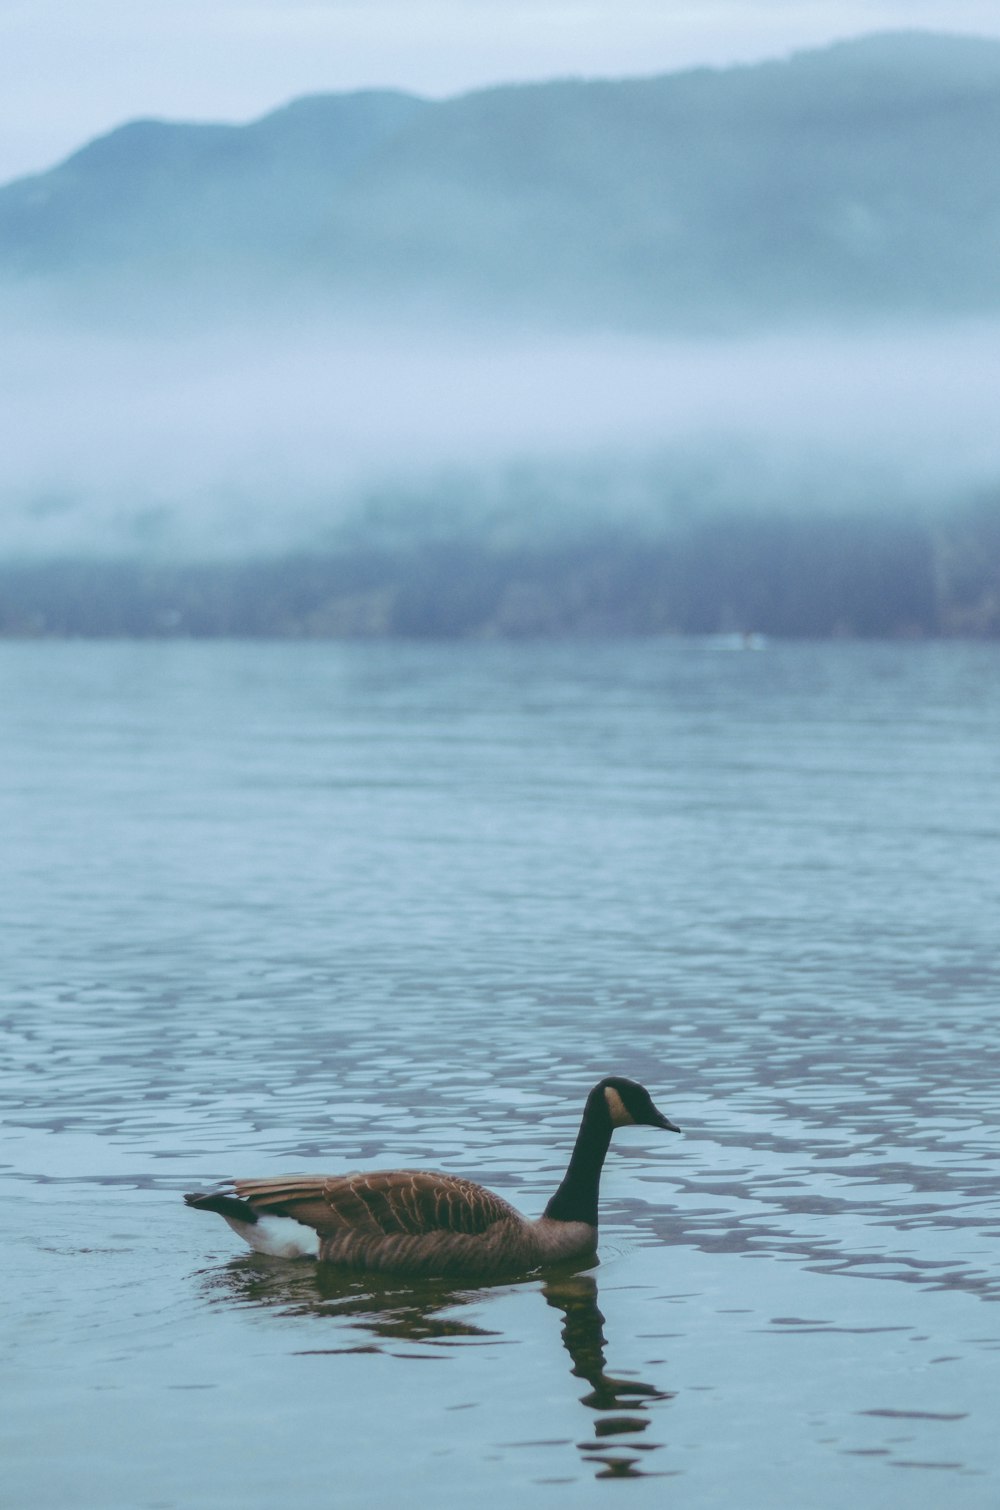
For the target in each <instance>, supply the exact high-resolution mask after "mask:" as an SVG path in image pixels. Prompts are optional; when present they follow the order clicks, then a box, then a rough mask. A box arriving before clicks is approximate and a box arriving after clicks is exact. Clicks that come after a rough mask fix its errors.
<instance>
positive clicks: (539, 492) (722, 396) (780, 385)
mask: <svg viewBox="0 0 1000 1510" xmlns="http://www.w3.org/2000/svg"><path fill="white" fill-rule="evenodd" d="M998 334H1000V331H998V328H997V326H996V325H995V324H993V323H989V324H987V323H979V324H975V325H971V324H966V325H955V326H951V327H943V328H942V327H939V328H922V329H911V330H908V331H905V332H900V331H898V330H897V331H894V332H886V333H883V334H879V335H872V334H864V335H857V336H849V335H844V334H838V335H831V334H828V333H820V332H814V333H804V334H798V335H795V336H782V337H772V338H767V339H763V338H761V339H747V340H718V341H709V340H703V341H699V342H683V341H663V340H658V341H654V340H638V339H636V340H631V339H628V338H625V337H607V338H593V337H590V338H586V339H584V338H578V339H570V338H566V339H556V338H546V339H541V338H529V337H527V336H524V335H520V334H519V335H516V336H504V335H502V334H498V333H497V332H496V331H492V332H489V333H486V332H484V331H482V330H477V331H475V332H471V331H465V332H462V331H455V332H452V333H451V334H446V335H442V333H441V332H440V330H438V331H436V332H435V333H434V334H433V335H431V334H429V333H426V332H422V331H420V330H418V329H416V328H414V327H409V328H407V329H405V330H403V331H402V332H400V331H387V330H386V329H378V328H375V329H363V328H360V327H354V328H348V327H345V326H344V325H342V324H341V325H333V324H331V325H329V326H325V327H323V328H312V329H302V328H297V329H296V328H292V329H289V328H281V329H268V330H261V329H260V328H257V329H256V330H253V331H251V330H249V329H247V330H244V331H233V330H231V329H230V330H217V331H215V332H207V333H205V334H204V335H203V336H199V337H191V336H189V335H186V336H184V337H177V338H171V337H170V335H169V334H166V333H164V334H162V335H161V336H159V337H155V338H154V337H145V338H143V339H142V340H129V339H127V338H125V337H101V336H99V335H96V334H95V333H94V332H92V331H91V332H82V331H79V330H77V331H75V332H71V331H68V330H67V329H65V328H60V327H57V326H56V325H54V324H46V325H42V324H39V323H34V324H21V325H20V326H19V327H18V326H17V325H14V326H13V328H12V329H11V330H10V331H9V334H8V338H7V339H6V340H5V342H4V343H3V345H2V347H0V401H2V404H3V408H4V411H5V413H6V425H5V431H6V434H7V437H8V439H7V443H6V445H5V448H4V451H3V455H2V457H0V554H2V555H3V556H4V557H6V558H7V559H20V560H46V559H56V558H65V557H79V556H85V557H86V556H91V557H101V558H108V557H124V558H139V559H151V560H160V561H162V560H181V561H182V560H206V561H207V560H224V559H238V558H250V557H260V556H266V555H277V554H284V553H288V552H290V551H292V552H295V551H298V552H309V551H316V550H329V549H331V548H336V547H337V545H338V542H341V541H342V540H343V539H344V538H345V532H347V534H348V535H349V537H350V538H351V540H352V541H353V542H354V543H355V544H356V543H357V540H358V537H359V536H358V532H359V531H360V532H361V534H362V535H363V534H364V532H365V531H366V530H368V531H370V532H373V534H376V535H377V534H378V532H379V531H383V532H384V531H385V530H386V529H387V528H390V529H391V530H392V531H395V532H396V533H397V534H398V533H399V532H400V531H403V532H405V533H412V534H413V535H414V536H416V537H420V536H421V534H422V533H423V534H427V533H430V534H433V535H441V534H442V533H443V534H447V533H448V532H449V531H455V532H459V533H462V534H468V533H469V532H470V531H471V532H473V533H474V532H476V531H477V530H489V531H493V532H496V531H498V530H499V531H501V533H502V531H503V529H504V527H506V528H507V529H508V531H510V530H514V531H521V532H522V533H524V534H525V535H526V536H527V537H531V536H532V535H535V536H536V538H543V537H544V538H551V537H553V536H555V535H558V534H559V533H560V532H566V534H567V535H568V536H572V535H574V534H577V533H579V532H580V531H581V530H587V529H591V528H594V527H598V528H601V529H607V528H620V529H622V530H625V531H627V532H632V531H635V530H639V531H641V532H642V533H649V532H653V533H656V532H657V531H661V530H664V529H669V528H670V527H671V526H672V524H673V523H674V522H676V519H677V517H678V516H679V515H690V514H691V513H699V512H711V511H713V510H716V511H718V510H719V509H726V510H731V509H738V510H746V511H757V512H760V511H774V510H777V511H781V512H785V513H787V512H788V511H800V510H806V511H808V510H813V511H821V512H829V511H831V510H832V511H834V512H837V511H850V512H851V513H857V512H858V511H862V512H864V511H866V510H868V511H879V510H884V509H885V508H886V507H888V506H893V507H901V508H903V509H905V510H907V511H910V512H920V513H926V512H927V511H931V512H933V511H935V510H939V509H944V508H947V507H949V506H951V505H952V504H953V503H954V502H955V501H961V500H963V499H965V498H967V497H969V496H971V495H973V494H975V493H976V492H977V491H981V490H983V489H988V488H990V487H991V486H993V485H994V484H995V483H996V481H997V479H998V478H1000V434H998V432H997V429H996V424H995V413H994V410H995V394H996V392H997V391H1000V341H998V339H997V337H998ZM505 521H506V526H505Z"/></svg>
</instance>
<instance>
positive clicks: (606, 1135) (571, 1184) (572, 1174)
mask: <svg viewBox="0 0 1000 1510" xmlns="http://www.w3.org/2000/svg"><path fill="white" fill-rule="evenodd" d="M610 1142H611V1113H610V1112H609V1111H608V1103H607V1102H606V1101H605V1099H604V1093H603V1091H602V1090H601V1089H600V1088H599V1087H598V1088H596V1089H595V1090H592V1091H591V1093H590V1095H589V1096H588V1097H587V1105H586V1106H585V1107H584V1112H583V1121H582V1122H581V1123H580V1131H579V1132H578V1133H577V1135H576V1143H575V1144H574V1147H573V1155H572V1157H571V1159H570V1161H569V1168H568V1169H567V1171H566V1175H565V1178H564V1180H563V1182H562V1184H561V1185H560V1186H559V1189H558V1190H557V1191H556V1193H555V1195H554V1196H553V1197H552V1199H551V1201H550V1202H549V1204H548V1205H547V1206H546V1208H545V1215H546V1216H548V1217H551V1218H552V1219H553V1220H554V1221H557V1222H587V1223H588V1224H589V1225H590V1226H591V1227H596V1226H597V1196H598V1192H599V1190H600V1185H601V1170H602V1168H603V1167H604V1155H605V1154H606V1153H607V1151H608V1145H609V1144H610Z"/></svg>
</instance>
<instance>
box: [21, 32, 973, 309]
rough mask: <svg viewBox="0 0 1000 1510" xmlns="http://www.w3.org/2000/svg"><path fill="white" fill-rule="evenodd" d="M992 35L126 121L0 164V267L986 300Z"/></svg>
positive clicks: (404, 295) (151, 291) (348, 288)
mask: <svg viewBox="0 0 1000 1510" xmlns="http://www.w3.org/2000/svg"><path fill="white" fill-rule="evenodd" d="M998 139H1000V42H993V41H988V40H978V39H968V38H962V37H956V36H947V35H937V34H929V33H919V32H904V33H886V34H879V35H876V36H873V37H867V38H861V39H856V40H853V41H844V42H839V43H835V44H833V45H832V46H830V47H827V48H824V49H819V50H813V51H808V52H799V53H796V54H793V55H792V56H791V57H789V58H786V59H780V60H772V61H768V62H764V63H758V64H742V65H739V66H738V67H735V68H729V69H705V68H701V69H687V70H684V71H682V72H678V73H670V74H659V75H651V76H648V77H645V78H639V79H561V80H554V81H551V82H547V83H541V84H539V83H522V84H513V85H496V86H492V87H490V88H489V89H484V90H473V91H468V92H466V93H464V94H459V95H455V96H452V97H450V98H448V99H445V100H427V99H424V98H422V97H420V96H418V95H412V94H408V93H406V92H405V91H398V90H362V91H355V92H352V93H349V94H331V95H313V96H305V97H303V98H302V99H299V100H294V101H292V102H290V103H289V104H287V105H285V106H282V107H279V108H278V109H276V110H274V111H269V112H267V113H266V114H265V115H263V116H261V117H259V118H258V119H257V120H255V121H251V122H249V123H247V124H246V125H225V124H219V123H196V124H189V123H183V122H168V121H157V120H139V121H132V122H128V123H125V124H124V125H122V126H120V127H118V128H116V129H115V130H114V131H112V132H110V133H107V134H106V135H104V136H102V137H99V138H97V139H95V140H94V141H92V142H90V143H87V144H85V145H84V146H83V147H81V148H80V149H79V150H78V151H77V152H75V153H73V154H71V156H70V157H69V158H67V159H66V160H65V161H63V162H62V163H60V164H58V165H57V166H56V167H54V168H53V169H51V170H49V171H48V172H46V173H42V174H36V175H32V176H30V177H28V178H22V179H17V180H15V181H14V182H13V183H11V184H8V185H6V186H5V187H3V188H0V284H5V285H6V286H7V287H8V288H9V287H12V286H13V287H17V286H24V285H27V286H30V287H32V288H34V289H41V290H43V291H44V290H45V289H46V288H50V287H51V288H57V289H59V290H61V291H63V292H66V291H68V292H69V295H70V297H71V299H72V297H73V296H74V294H77V295H79V297H80V298H81V300H83V301H84V302H86V300H87V299H88V298H91V297H93V296H94V294H95V292H96V293H97V295H98V297H100V295H101V292H102V291H103V292H105V293H107V292H108V291H111V290H113V291H114V296H115V297H116V298H123V299H127V297H128V296H129V292H131V296H132V298H133V300H134V302H135V303H136V304H137V306H141V305H144V304H147V305H149V306H150V307H154V306H156V305H157V303H158V302H159V301H160V300H162V299H164V298H166V299H167V300H169V299H170V298H171V297H174V296H176V293H177V292H178V291H182V292H183V291H185V290H189V291H197V292H199V294H200V295H201V296H202V302H203V305H204V307H207V308H211V307H213V306H214V305H216V304H218V305H219V306H223V305H224V304H225V303H226V300H227V297H228V295H229V294H230V293H231V292H232V290H233V289H234V288H240V289H241V290H242V291H243V294H244V296H245V294H246V292H247V291H248V290H249V291H257V292H258V293H259V294H261V295H262V296H273V297H274V299H275V300H276V301H277V302H278V303H279V304H280V303H281V301H282V300H283V299H285V298H286V297H287V298H291V297H300V296H302V297H304V298H305V299H306V300H313V301H319V302H320V303H325V304H328V305H330V306H332V307H337V306H338V305H339V306H340V307H344V308H352V309H353V308H358V307H361V308H371V309H373V310H375V311H378V312H383V313H384V312H389V313H392V312H399V311H407V310H410V311H412V310H414V309H417V310H423V311H425V312H428V313H430V314H432V315H439V314H441V313H443V312H456V313H459V314H461V313H467V314H468V313H472V314H479V313H482V312H484V311H487V312H494V313H497V314H499V315H500V316H501V317H502V318H514V319H519V320H525V321H527V322H529V323H530V322H531V321H533V320H540V321H543V322H546V321H548V322H553V321H554V322H556V323H564V324H569V325H588V324H590V325H593V324H598V325H604V326H618V327H623V326H624V327H628V328H633V329H636V328H641V329H651V330H659V329H665V328H677V327H678V326H685V325H691V326H692V327H694V328H700V329H704V328H706V327H707V328H719V329H732V328H738V327H740V326H742V325H751V326H758V327H759V326H761V325H764V326H766V325H769V324H781V323H783V322H785V323H787V322H789V321H791V322H795V321H801V320H810V319H815V318H823V317H824V316H826V315H832V316H833V317H835V318H841V317H845V318H849V319H860V320H862V321H864V320H867V319H872V318H879V317H882V316H885V315H888V316H891V317H902V318H907V317H911V316H923V315H927V314H933V315H941V314H943V315H946V316H947V315H950V314H955V315H961V314H968V313H978V312H981V311H990V312H995V311H996V310H998V309H1000V255H998V254H1000V154H998V153H997V152H996V151H995V147H994V144H995V142H996V141H997V140H998Z"/></svg>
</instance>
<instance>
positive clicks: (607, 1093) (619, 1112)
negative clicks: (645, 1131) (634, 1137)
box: [604, 1085, 636, 1127]
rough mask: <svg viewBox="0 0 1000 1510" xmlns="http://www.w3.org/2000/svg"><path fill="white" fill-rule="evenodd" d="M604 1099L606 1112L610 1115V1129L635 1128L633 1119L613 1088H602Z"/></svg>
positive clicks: (609, 1086)
mask: <svg viewBox="0 0 1000 1510" xmlns="http://www.w3.org/2000/svg"><path fill="white" fill-rule="evenodd" d="M604 1099H605V1101H606V1102H607V1103H608V1111H609V1112H610V1113H611V1126H612V1127H635V1125H636V1123H635V1118H634V1117H633V1116H632V1114H631V1112H630V1111H629V1110H628V1108H627V1107H626V1105H625V1102H624V1101H623V1100H622V1098H621V1096H619V1094H618V1092H617V1091H616V1090H615V1088H614V1086H612V1085H606V1086H605V1087H604Z"/></svg>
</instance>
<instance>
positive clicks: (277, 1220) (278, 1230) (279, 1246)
mask: <svg viewBox="0 0 1000 1510" xmlns="http://www.w3.org/2000/svg"><path fill="white" fill-rule="evenodd" d="M225 1220H226V1221H227V1222H228V1223H229V1225H230V1227H232V1229H233V1231H234V1232H235V1233H236V1234H237V1235H238V1236H239V1237H242V1239H243V1241H244V1242H245V1243H249V1244H250V1247H251V1248H252V1249H253V1250H254V1252H255V1253H266V1254H267V1255H268V1257H269V1258H318V1257H319V1233H318V1232H317V1231H316V1230H315V1228H313V1227H306V1226H305V1225H304V1224H303V1223H302V1222H296V1221H293V1220H292V1218H291V1217H290V1216H262V1217H261V1218H260V1219H259V1220H258V1221H256V1222H240V1221H237V1220H236V1218H235V1217H232V1216H227V1217H226V1218H225Z"/></svg>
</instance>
